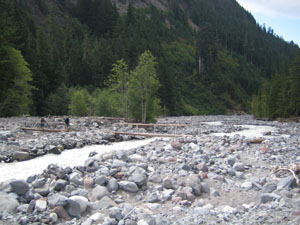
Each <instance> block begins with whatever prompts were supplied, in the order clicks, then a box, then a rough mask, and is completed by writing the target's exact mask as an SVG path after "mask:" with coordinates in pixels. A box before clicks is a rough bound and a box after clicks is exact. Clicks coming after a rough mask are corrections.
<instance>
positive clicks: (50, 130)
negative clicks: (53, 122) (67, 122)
mask: <svg viewBox="0 0 300 225" xmlns="http://www.w3.org/2000/svg"><path fill="white" fill-rule="evenodd" d="M21 129H22V130H24V131H41V132H69V130H68V129H62V130H58V129H42V128H29V127H21Z"/></svg>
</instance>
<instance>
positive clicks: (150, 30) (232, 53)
mask: <svg viewBox="0 0 300 225" xmlns="http://www.w3.org/2000/svg"><path fill="white" fill-rule="evenodd" d="M295 29H296V28H295ZM240 112H243V113H248V114H253V115H255V116H258V117H267V118H271V119H275V118H280V117H281V118H282V117H299V116H300V50H299V46H298V45H296V44H294V43H293V42H286V41H285V40H283V39H282V38H281V37H279V36H278V35H277V34H276V33H275V32H274V31H273V29H272V28H271V27H265V26H263V25H260V24H258V23H257V22H256V21H255V19H254V17H253V16H252V15H251V14H250V13H249V12H247V11H246V10H244V8H242V7H241V6H240V5H239V4H238V3H237V2H236V1H235V0H26V1H24V0H0V116H2V117H7V116H19V115H33V116H42V115H74V116H116V117H125V118H131V119H135V120H137V121H141V122H147V121H154V120H155V118H156V117H157V116H161V115H165V116H181V115H203V114H206V115H208V114H232V113H240Z"/></svg>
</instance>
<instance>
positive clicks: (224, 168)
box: [0, 115, 300, 225]
mask: <svg viewBox="0 0 300 225" xmlns="http://www.w3.org/2000/svg"><path fill="white" fill-rule="evenodd" d="M25 119H26V120H28V121H27V123H28V124H29V122H31V123H33V124H34V123H35V121H36V120H37V118H25ZM21 121H24V118H13V119H11V118H7V119H5V118H3V119H1V122H0V124H1V125H0V133H1V135H0V144H1V153H2V161H3V162H2V163H4V162H7V161H15V160H20V159H16V158H14V157H13V152H28V153H29V155H30V156H31V157H33V156H32V152H37V153H36V155H35V156H34V157H36V156H40V157H43V156H41V155H43V154H47V153H51V152H50V151H49V150H45V149H48V148H49V145H53V146H55V147H57V149H58V150H59V151H63V150H64V149H72V148H75V147H82V146H84V145H90V144H109V143H111V142H112V141H115V140H116V137H114V136H113V135H112V133H111V132H112V131H126V132H129V131H132V132H137V131H138V132H146V130H145V129H144V128H138V129H133V128H131V127H123V126H120V125H119V124H118V123H116V122H118V121H114V122H109V123H108V122H104V120H103V121H102V122H101V120H100V119H99V118H71V123H72V126H71V129H72V131H71V132H68V133H53V134H52V133H51V134H50V133H48V134H44V133H41V132H34V133H32V132H31V133H28V132H23V131H22V130H20V128H19V127H20V125H19V124H20V122H21ZM158 122H159V123H169V124H172V123H180V124H186V125H187V126H186V127H185V128H180V129H178V128H175V127H157V128H155V130H152V131H151V132H156V133H158V132H159V133H175V132H176V133H177V134H184V135H186V136H183V137H178V138H157V139H156V140H154V141H153V142H151V143H150V144H148V145H146V146H142V147H138V148H134V149H130V150H127V151H123V150H121V149H119V150H115V151H112V152H109V153H105V154H100V153H97V152H91V153H90V155H89V157H88V158H87V159H83V162H84V164H83V165H82V166H77V167H74V168H71V167H66V168H61V167H59V166H57V165H55V164H51V165H49V166H48V168H47V169H46V170H45V171H44V172H43V173H42V174H36V175H34V176H30V177H28V178H27V179H26V180H9V181H6V182H3V183H2V184H1V186H0V224H36V225H37V224H82V225H92V224H105V225H169V224H170V225H171V224H178V225H181V224H184V225H192V224H295V225H296V224H300V188H299V187H300V186H299V185H298V184H297V182H298V176H297V172H299V171H300V166H299V168H298V167H297V166H298V163H299V165H300V156H299V151H300V124H299V123H296V122H290V123H281V122H276V121H259V120H255V119H254V118H252V117H251V116H247V115H245V116H197V117H177V118H175V117H174V118H161V119H160V120H159V121H158ZM250 126H258V127H262V126H267V127H269V128H270V130H266V131H265V133H264V134H258V133H257V135H256V136H255V135H254V136H251V137H250V136H249V137H248V136H243V135H240V134H238V132H240V131H243V130H245V129H246V128H247V127H248V129H249V127H250ZM271 128H272V129H271ZM247 131H248V132H250V130H247ZM148 132H150V130H149V131H148ZM232 132H237V133H236V134H235V135H234V134H233V135H231V133H232ZM217 133H218V135H217ZM220 133H225V134H223V135H222V134H220ZM130 138H131V137H128V136H126V137H122V139H125V140H129V139H130ZM117 139H119V138H117ZM119 140H121V139H119ZM39 146H40V147H39ZM10 147H11V148H10ZM68 151H72V150H68ZM39 152H42V153H41V154H38V153H39ZM52 153H54V152H52ZM57 154H59V152H57ZM8 159H9V160H8ZM22 160H24V159H22ZM27 160H29V158H28V159H27ZM293 172H294V175H293ZM12 178H13V177H12Z"/></svg>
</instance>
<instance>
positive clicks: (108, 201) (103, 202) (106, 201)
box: [89, 196, 116, 211]
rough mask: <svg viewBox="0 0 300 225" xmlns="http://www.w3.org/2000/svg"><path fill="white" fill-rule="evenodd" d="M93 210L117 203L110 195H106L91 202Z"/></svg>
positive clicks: (107, 207) (109, 206) (106, 207)
mask: <svg viewBox="0 0 300 225" xmlns="http://www.w3.org/2000/svg"><path fill="white" fill-rule="evenodd" d="M89 206H90V207H91V208H92V209H93V210H96V211H97V210H105V209H109V208H111V207H113V206H116V203H115V202H114V201H113V200H112V199H111V198H110V197H108V196H104V197H103V198H102V199H101V200H99V201H95V202H92V203H90V204H89Z"/></svg>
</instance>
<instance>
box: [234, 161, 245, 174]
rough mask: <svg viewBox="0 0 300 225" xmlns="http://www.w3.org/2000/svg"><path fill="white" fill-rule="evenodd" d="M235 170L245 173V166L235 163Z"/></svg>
mask: <svg viewBox="0 0 300 225" xmlns="http://www.w3.org/2000/svg"><path fill="white" fill-rule="evenodd" d="M233 169H235V170H236V171H239V172H243V171H244V170H245V164H244V163H235V164H234V165H233Z"/></svg>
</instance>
